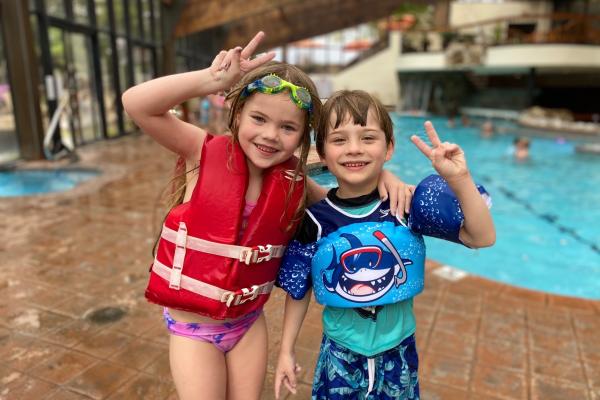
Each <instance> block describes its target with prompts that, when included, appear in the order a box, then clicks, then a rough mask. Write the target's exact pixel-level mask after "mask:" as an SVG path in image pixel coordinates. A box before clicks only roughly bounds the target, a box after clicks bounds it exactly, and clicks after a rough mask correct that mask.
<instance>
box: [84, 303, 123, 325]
mask: <svg viewBox="0 0 600 400" xmlns="http://www.w3.org/2000/svg"><path fill="white" fill-rule="evenodd" d="M123 315H125V310H123V309H122V308H119V307H102V308H98V309H96V310H90V311H88V312H87V313H86V315H85V316H84V318H86V319H89V320H90V321H92V322H95V323H97V324H106V323H108V322H115V321H118V320H120V319H121V318H123Z"/></svg>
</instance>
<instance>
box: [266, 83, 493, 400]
mask: <svg viewBox="0 0 600 400" xmlns="http://www.w3.org/2000/svg"><path fill="white" fill-rule="evenodd" d="M425 128H426V131H427V134H428V136H429V139H430V140H431V143H432V145H433V147H430V146H429V145H427V144H426V143H425V142H423V141H422V140H421V139H419V138H418V137H416V136H413V137H412V138H411V140H412V141H413V143H414V144H415V145H416V146H417V148H418V149H419V150H420V151H421V152H422V153H423V154H424V155H425V156H426V157H428V158H429V159H430V160H431V162H432V165H433V167H434V168H435V169H436V171H437V172H438V173H439V174H440V175H441V176H442V177H443V178H444V179H445V180H446V181H447V184H446V182H444V181H443V180H442V178H440V177H438V176H432V177H429V178H428V179H426V180H425V181H424V182H423V183H422V184H421V185H419V187H417V192H416V193H415V198H413V208H415V210H414V212H413V211H411V212H413V214H415V218H414V221H411V225H410V226H411V228H412V229H409V227H408V226H407V224H406V223H405V222H404V221H403V220H402V219H401V217H402V216H393V215H391V214H390V212H389V202H382V201H380V199H379V197H378V195H377V180H378V177H379V174H380V173H381V171H382V168H383V165H384V163H385V162H386V161H388V160H389V159H390V158H391V157H392V153H393V151H394V140H393V130H392V122H391V119H390V117H389V115H388V113H387V112H386V110H385V109H384V107H383V105H382V104H381V103H380V102H379V101H378V100H377V99H375V98H374V97H372V96H371V95H369V94H368V93H366V92H363V91H341V92H337V93H336V94H334V95H333V97H331V98H330V99H329V100H328V101H327V102H326V103H325V105H324V107H323V112H322V116H321V120H320V121H319V124H318V130H317V132H316V147H317V152H318V153H319V156H320V157H321V160H322V161H323V162H324V163H325V164H326V166H327V168H328V169H329V171H330V172H331V173H332V174H333V175H334V176H335V177H336V178H337V181H338V185H339V187H338V188H336V189H332V190H331V191H329V193H328V194H327V198H326V199H324V200H322V201H321V202H319V203H316V204H314V205H313V206H311V207H310V208H309V209H308V210H307V212H306V216H305V218H304V220H303V222H302V224H301V227H300V228H299V230H298V232H297V234H296V237H295V240H294V241H293V242H292V244H290V246H289V247H288V250H287V253H286V257H285V259H284V261H283V263H282V267H281V270H280V274H279V277H278V282H277V284H278V285H279V286H281V287H282V288H283V289H284V290H286V291H287V292H288V296H287V299H286V306H285V317H284V325H283V334H282V341H281V349H280V354H279V360H278V365H277V368H276V371H275V397H276V398H279V393H280V389H281V385H282V384H284V385H285V386H286V387H287V388H288V389H289V390H290V391H291V392H293V393H295V392H296V372H297V371H298V370H299V368H300V367H299V366H298V365H297V364H296V361H295V356H294V345H295V342H296V338H297V336H298V332H299V330H300V326H301V324H302V321H303V320H304V317H305V315H306V311H307V308H308V305H309V301H310V294H308V295H307V292H308V291H309V290H310V289H309V288H310V287H311V286H312V287H313V290H314V294H315V297H316V299H317V301H318V302H319V303H321V304H324V305H325V308H324V310H323V331H324V334H323V340H322V343H321V350H320V354H319V360H318V363H317V366H316V370H315V375H314V382H313V389H312V398H313V399H329V400H332V399H367V398H369V399H418V398H419V383H418V375H417V369H418V357H417V352H416V348H415V339H414V332H415V317H414V313H413V301H412V298H413V297H414V296H415V295H416V294H418V293H419V292H420V291H421V290H422V288H423V274H424V261H425V248H424V244H423V239H422V237H421V235H420V234H419V233H426V234H431V235H433V236H438V237H442V238H446V239H448V240H453V241H456V242H461V243H463V244H465V245H466V246H468V247H473V248H476V247H484V246H490V245H492V244H493V242H494V241H495V231H494V226H493V223H492V219H491V216H490V214H489V211H488V209H487V206H486V204H485V201H484V200H483V199H482V196H481V195H480V193H479V190H478V188H477V187H476V186H475V184H474V183H473V180H472V179H471V176H470V173H469V170H468V169H467V166H466V162H465V158H464V154H463V152H462V150H461V149H460V147H458V145H456V144H451V143H441V142H440V140H439V138H438V136H437V133H436V132H435V130H434V128H433V125H432V124H431V123H430V122H427V123H425ZM425 186H427V187H425ZM448 186H449V188H450V189H452V191H453V192H454V194H455V195H456V198H457V199H458V202H459V203H460V207H461V208H462V213H464V221H463V220H458V221H456V216H457V215H458V216H460V217H462V214H461V213H460V210H458V209H456V208H457V207H456V206H455V204H456V202H455V201H454V202H453V201H452V200H448V198H447V197H445V196H447V195H448ZM431 193H434V195H432V194H431ZM419 196H420V197H419ZM423 196H427V197H428V198H429V200H431V201H430V203H431V204H435V205H436V207H437V205H438V203H439V205H440V206H445V205H448V204H450V205H452V206H453V207H454V208H453V209H452V210H451V211H450V217H449V221H448V223H447V224H445V225H444V224H441V225H440V224H439V221H440V220H439V213H438V214H437V215H436V218H438V219H437V220H436V219H431V218H429V219H428V215H431V214H432V213H431V212H430V211H431V210H429V209H428V208H427V209H426V208H425V207H423V206H420V207H415V204H416V203H415V200H417V201H418V199H419V198H421V199H423ZM444 199H445V200H444ZM427 207H430V206H427ZM442 214H444V211H442ZM412 217H413V216H412V215H411V219H413V218H412ZM450 220H452V221H450ZM438 225H439V226H438ZM417 226H418V227H420V228H421V229H420V231H419V230H417V229H415V227H417ZM414 231H416V232H414Z"/></svg>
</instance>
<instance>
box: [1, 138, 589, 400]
mask: <svg viewBox="0 0 600 400" xmlns="http://www.w3.org/2000/svg"><path fill="white" fill-rule="evenodd" d="M81 156H82V161H81V165H83V166H86V165H88V166H94V167H99V168H101V169H102V170H103V171H105V173H104V174H103V176H102V177H101V178H99V179H96V180H94V181H92V182H89V183H85V184H83V185H81V186H80V187H78V188H76V189H74V190H72V191H69V192H66V193H62V194H57V195H46V196H41V197H29V198H19V199H0V215H1V218H0V227H1V229H0V360H2V362H1V363H0V399H20V400H27V399H36V400H37V399H67V400H69V399H89V398H92V399H145V400H149V399H175V398H176V397H177V396H176V394H175V391H174V386H173V383H172V381H171V378H170V373H169V364H168V349H167V333H166V331H165V328H164V327H163V324H162V320H161V312H160V310H159V309H158V307H157V306H154V305H150V304H147V303H146V301H145V300H144V297H143V290H144V287H145V284H146V279H147V271H148V266H149V264H150V262H151V249H152V246H153V243H154V240H155V237H156V233H157V230H158V228H159V226H160V221H161V219H162V216H163V210H162V209H161V208H160V207H159V206H158V203H157V199H158V193H159V191H160V190H161V189H162V188H163V187H165V186H166V184H167V181H168V178H169V175H170V171H171V168H172V165H173V161H174V158H173V157H172V156H170V155H169V154H168V153H167V152H166V151H164V150H162V149H161V148H159V147H158V146H157V145H155V144H154V143H152V142H151V141H150V140H149V139H148V138H146V137H128V138H125V139H120V140H115V141H110V142H103V143H97V144H94V145H89V146H87V147H85V148H84V149H82V151H81ZM490 267H492V266H490ZM450 272H451V271H450ZM455 278H457V277H456V276H455V275H453V274H452V273H448V271H447V270H446V269H445V268H443V267H442V266H440V265H437V264H435V263H434V262H430V263H428V266H427V277H426V290H425V291H424V292H423V294H421V295H420V296H418V297H417V299H416V301H415V311H416V315H417V325H418V326H417V344H418V349H419V353H420V361H421V368H420V381H421V387H422V394H423V396H422V398H423V399H426V400H428V399H444V400H446V399H448V400H452V399H461V400H462V399H477V400H486V399H488V400H491V399H532V400H533V399H536V400H537V399H543V400H550V399H561V400H563V399H589V400H595V399H600V302H598V301H587V300H582V299H574V298H566V297H558V296H552V295H547V294H544V293H540V292H533V291H529V290H523V289H518V288H514V287H510V286H506V285H502V284H498V283H494V282H491V281H488V280H485V279H481V278H477V277H473V276H469V275H467V276H465V277H462V278H461V279H455ZM582 279H585V277H582ZM283 299H284V295H283V293H282V292H281V291H280V290H276V291H275V292H274V294H273V296H272V299H271V300H270V301H269V303H268V304H267V307H266V311H265V312H266V315H267V318H268V322H269V329H270V352H271V353H270V359H269V368H268V371H269V372H268V376H267V381H266V384H265V390H264V395H263V398H264V399H271V398H272V385H273V378H272V372H273V369H274V362H275V361H276V356H277V351H278V347H279V340H280V333H281V320H282V313H283ZM104 307H116V308H120V309H123V310H125V314H124V315H123V316H122V318H120V319H118V320H117V321H115V322H102V321H101V319H100V321H97V322H94V321H93V320H92V318H91V317H92V316H93V312H94V311H95V310H99V309H102V308H104ZM319 312H320V310H319V308H318V307H317V306H311V310H310V312H309V317H308V318H307V321H306V323H305V325H304V327H303V330H302V332H301V335H300V338H299V340H298V348H297V352H298V356H299V359H300V363H301V364H302V365H303V366H304V367H305V368H304V372H303V374H302V377H301V387H300V394H299V395H298V396H296V397H295V398H298V399H307V398H309V393H310V384H311V378H312V377H311V373H312V367H313V366H314V362H315V359H316V355H317V352H318V346H319V342H320V334H321V330H320V329H321V328H320V315H319ZM104 316H105V317H106V318H107V319H110V318H109V317H111V315H110V313H107V315H104ZM113 316H114V315H113ZM100 317H102V315H100ZM288 398H293V396H288Z"/></svg>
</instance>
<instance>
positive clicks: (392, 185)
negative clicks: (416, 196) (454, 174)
mask: <svg viewBox="0 0 600 400" xmlns="http://www.w3.org/2000/svg"><path fill="white" fill-rule="evenodd" d="M306 181H307V185H306V188H307V195H308V206H311V205H313V204H314V203H316V202H318V201H321V200H323V199H324V198H325V196H327V189H325V188H324V187H323V186H321V185H319V184H318V183H317V182H315V181H314V180H313V179H312V178H310V177H308V179H307V180H306ZM377 189H378V190H379V196H380V197H381V199H382V200H385V199H387V198H388V194H389V198H390V212H391V213H392V215H396V213H397V212H400V213H402V212H404V213H406V214H408V212H409V211H410V202H411V200H412V195H413V192H414V191H415V187H414V185H406V184H405V183H404V182H402V181H401V180H400V179H398V178H397V177H396V175H394V174H392V173H391V172H389V171H387V170H385V169H384V170H383V171H382V172H381V175H380V176H379V182H378V184H377Z"/></svg>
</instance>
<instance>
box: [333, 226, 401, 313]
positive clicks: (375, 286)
mask: <svg viewBox="0 0 600 400" xmlns="http://www.w3.org/2000/svg"><path fill="white" fill-rule="evenodd" d="M373 235H374V236H375V237H376V238H377V239H379V240H380V241H381V242H382V243H383V244H384V245H385V247H387V248H388V250H389V251H385V250H383V249H382V248H381V247H379V246H373V245H370V246H363V244H362V243H361V241H360V240H359V239H358V238H357V237H356V236H354V235H352V234H347V233H343V234H342V235H340V236H341V237H343V238H344V239H346V240H347V241H348V242H349V243H350V246H351V248H350V249H349V250H347V251H345V252H344V253H342V255H341V256H340V258H339V262H338V260H337V255H336V251H335V248H333V258H332V260H331V263H330V265H329V267H328V268H327V270H328V271H331V270H333V273H332V276H331V280H330V281H329V280H328V279H327V277H326V276H325V275H323V284H324V285H325V288H326V289H327V290H328V291H330V292H334V293H336V294H337V295H339V296H341V297H343V298H345V299H347V300H350V301H353V302H359V303H366V302H371V301H374V300H377V299H379V298H381V297H383V296H384V295H385V294H386V293H388V292H389V290H390V289H392V287H394V285H395V286H396V287H398V286H400V285H401V284H402V283H404V282H405V281H406V278H407V275H406V267H405V266H406V265H411V264H412V261H411V260H409V259H403V258H401V257H400V255H399V254H398V252H397V251H396V249H395V248H394V247H393V245H392V244H391V242H390V241H389V239H388V238H387V237H386V236H385V235H384V234H383V233H382V232H381V231H376V232H373Z"/></svg>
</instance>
